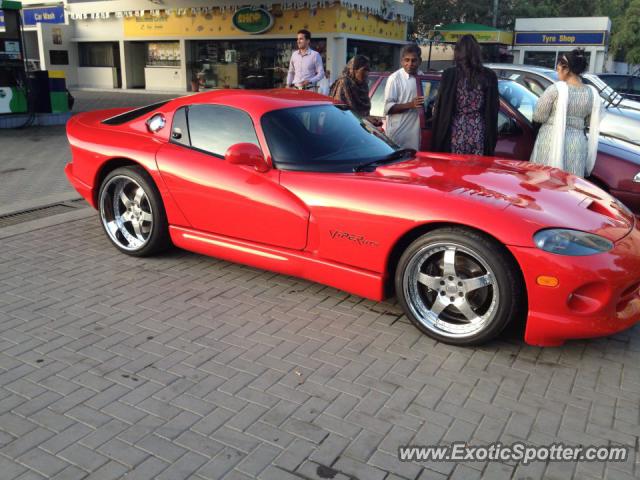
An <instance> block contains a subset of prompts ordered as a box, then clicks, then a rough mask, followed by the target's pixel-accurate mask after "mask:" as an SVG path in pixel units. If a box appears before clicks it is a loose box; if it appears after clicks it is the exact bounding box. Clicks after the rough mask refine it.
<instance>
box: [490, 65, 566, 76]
mask: <svg viewBox="0 0 640 480" xmlns="http://www.w3.org/2000/svg"><path fill="white" fill-rule="evenodd" d="M485 67H487V68H491V69H493V70H496V69H499V68H503V69H505V70H518V71H521V72H533V73H539V74H541V75H550V74H553V73H555V70H554V69H552V68H547V67H539V66H537V65H516V64H513V63H486V64H485Z"/></svg>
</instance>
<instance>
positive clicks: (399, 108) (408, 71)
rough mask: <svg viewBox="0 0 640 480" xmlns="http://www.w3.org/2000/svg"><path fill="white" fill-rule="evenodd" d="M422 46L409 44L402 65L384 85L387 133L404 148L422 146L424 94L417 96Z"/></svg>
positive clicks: (402, 56) (402, 58) (403, 55)
mask: <svg viewBox="0 0 640 480" xmlns="http://www.w3.org/2000/svg"><path fill="white" fill-rule="evenodd" d="M420 55H421V52H420V48H419V47H418V46H417V45H415V44H409V45H406V46H405V47H404V48H403V49H402V52H401V54H400V61H401V64H402V68H401V69H400V70H397V71H396V72H394V73H392V74H391V75H390V76H389V79H388V80H387V85H386V87H385V89H384V113H385V115H386V116H387V118H386V120H387V121H386V127H385V128H386V132H385V133H386V134H387V136H388V137H389V138H391V140H393V141H394V142H395V143H397V144H398V145H400V146H401V147H403V148H413V149H414V150H419V149H420V113H419V112H420V109H421V108H423V104H424V97H421V96H418V89H417V85H416V84H417V82H416V75H419V74H421V73H422V72H420V71H419V70H418V67H419V66H420V64H421V63H422V58H421V57H420Z"/></svg>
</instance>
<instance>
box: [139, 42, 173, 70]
mask: <svg viewBox="0 0 640 480" xmlns="http://www.w3.org/2000/svg"><path fill="white" fill-rule="evenodd" d="M180 58H181V57H180V42H149V43H148V44H147V59H146V64H147V67H179V66H180Z"/></svg>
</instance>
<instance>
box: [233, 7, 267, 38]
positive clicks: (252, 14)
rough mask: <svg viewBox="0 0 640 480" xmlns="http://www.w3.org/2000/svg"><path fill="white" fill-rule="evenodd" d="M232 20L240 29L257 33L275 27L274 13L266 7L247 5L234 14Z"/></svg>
mask: <svg viewBox="0 0 640 480" xmlns="http://www.w3.org/2000/svg"><path fill="white" fill-rule="evenodd" d="M232 22H233V26H234V27H236V28H237V29H238V30H240V31H242V32H246V33H249V34H251V35H257V34H259V33H264V32H267V31H269V29H271V27H273V15H271V13H270V12H269V11H267V10H265V9H264V8H252V7H245V8H241V9H240V10H238V11H237V12H236V13H235V14H234V15H233V19H232Z"/></svg>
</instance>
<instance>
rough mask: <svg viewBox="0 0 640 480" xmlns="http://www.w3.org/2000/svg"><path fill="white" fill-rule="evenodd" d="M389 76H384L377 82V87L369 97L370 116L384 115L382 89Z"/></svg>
mask: <svg viewBox="0 0 640 480" xmlns="http://www.w3.org/2000/svg"><path fill="white" fill-rule="evenodd" d="M388 78H389V77H384V78H383V79H382V80H381V81H380V83H379V84H378V88H376V91H375V92H374V94H373V96H372V97H371V113H370V115H371V116H372V117H384V89H385V87H386V86H387V80H388Z"/></svg>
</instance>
